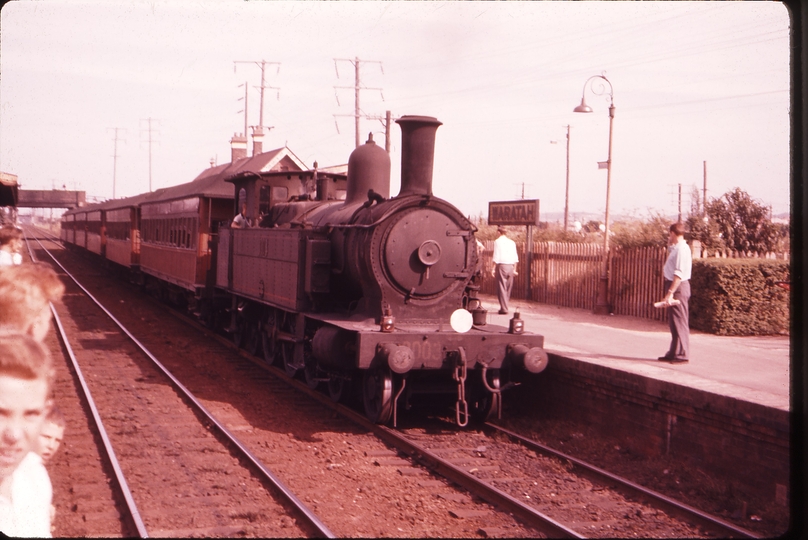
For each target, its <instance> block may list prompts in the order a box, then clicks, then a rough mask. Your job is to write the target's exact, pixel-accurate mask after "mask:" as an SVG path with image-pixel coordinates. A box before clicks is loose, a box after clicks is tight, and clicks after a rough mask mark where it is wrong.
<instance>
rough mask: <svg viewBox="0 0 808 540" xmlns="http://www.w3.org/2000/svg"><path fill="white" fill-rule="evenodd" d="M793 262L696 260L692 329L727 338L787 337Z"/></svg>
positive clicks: (693, 280) (691, 313)
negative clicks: (785, 284)
mask: <svg viewBox="0 0 808 540" xmlns="http://www.w3.org/2000/svg"><path fill="white" fill-rule="evenodd" d="M789 279H790V272H789V265H788V262H787V261H777V260H770V259H695V260H694V261H693V277H692V279H691V281H690V283H691V288H692V292H691V297H690V327H691V328H695V329H697V330H702V331H704V332H710V333H713V334H718V335H726V336H754V335H771V334H787V333H788V331H789V320H790V317H789V304H788V302H789V293H788V291H787V290H786V289H783V288H782V287H779V286H777V282H783V281H786V282H787V281H789Z"/></svg>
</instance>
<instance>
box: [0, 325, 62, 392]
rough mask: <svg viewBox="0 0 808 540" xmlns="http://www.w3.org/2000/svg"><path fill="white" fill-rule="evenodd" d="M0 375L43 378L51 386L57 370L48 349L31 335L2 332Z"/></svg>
mask: <svg viewBox="0 0 808 540" xmlns="http://www.w3.org/2000/svg"><path fill="white" fill-rule="evenodd" d="M0 375H6V376H8V377H16V378H18V379H25V380H34V379H41V380H44V381H45V382H47V383H48V388H49V389H50V388H51V385H52V384H53V379H54V378H55V376H56V371H55V370H54V368H53V361H52V360H51V355H50V352H49V351H48V349H46V348H45V346H44V345H42V344H41V343H39V342H38V341H35V340H34V339H33V338H31V337H29V336H25V335H22V334H10V333H0Z"/></svg>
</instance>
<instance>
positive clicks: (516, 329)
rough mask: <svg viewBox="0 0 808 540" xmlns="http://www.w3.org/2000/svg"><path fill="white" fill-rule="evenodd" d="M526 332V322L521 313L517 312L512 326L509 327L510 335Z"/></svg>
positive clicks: (511, 323)
mask: <svg viewBox="0 0 808 540" xmlns="http://www.w3.org/2000/svg"><path fill="white" fill-rule="evenodd" d="M524 331H525V321H523V320H522V318H521V316H520V315H519V312H518V311H517V312H515V313H514V314H513V319H511V321H510V325H509V327H508V333H509V334H521V333H523V332H524Z"/></svg>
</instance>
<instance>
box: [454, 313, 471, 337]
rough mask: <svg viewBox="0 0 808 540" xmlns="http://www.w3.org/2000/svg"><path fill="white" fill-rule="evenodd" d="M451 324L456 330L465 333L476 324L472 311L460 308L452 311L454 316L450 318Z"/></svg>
mask: <svg viewBox="0 0 808 540" xmlns="http://www.w3.org/2000/svg"><path fill="white" fill-rule="evenodd" d="M449 324H450V325H451V327H452V330H454V331H455V332H457V333H459V334H465V333H466V332H468V331H469V330H471V327H472V325H473V324H474V318H473V316H472V315H471V313H470V312H468V311H466V310H465V309H463V308H460V309H456V310H454V312H452V316H451V317H450V318H449Z"/></svg>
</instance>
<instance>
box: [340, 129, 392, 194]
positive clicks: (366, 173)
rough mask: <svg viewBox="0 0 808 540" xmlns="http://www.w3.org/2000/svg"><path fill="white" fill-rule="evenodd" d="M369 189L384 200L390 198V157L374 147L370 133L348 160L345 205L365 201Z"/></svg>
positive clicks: (377, 147)
mask: <svg viewBox="0 0 808 540" xmlns="http://www.w3.org/2000/svg"><path fill="white" fill-rule="evenodd" d="M371 189H372V190H373V191H374V192H376V193H377V194H379V195H381V196H382V197H384V198H385V199H387V198H388V197H390V156H389V155H388V154H387V152H385V151H384V150H383V149H382V148H380V147H379V146H376V143H375V142H373V134H372V133H371V134H369V135H368V141H367V142H366V143H365V144H363V145H362V146H360V147H359V148H357V149H356V150H354V151H353V152H351V157H349V158H348V186H347V190H346V191H347V192H346V194H345V204H351V203H357V202H365V201H367V200H368V191H369V190H371Z"/></svg>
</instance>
